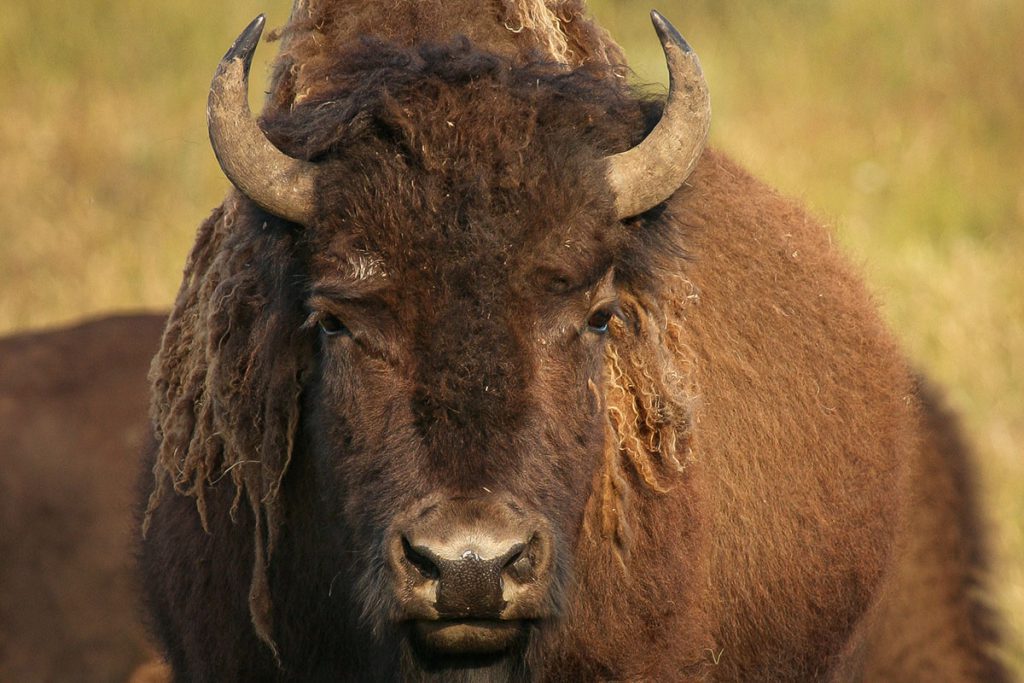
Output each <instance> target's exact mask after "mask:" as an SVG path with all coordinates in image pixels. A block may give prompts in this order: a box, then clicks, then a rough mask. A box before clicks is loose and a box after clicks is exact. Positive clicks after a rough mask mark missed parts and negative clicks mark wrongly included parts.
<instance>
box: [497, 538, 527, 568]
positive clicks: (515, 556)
mask: <svg viewBox="0 0 1024 683" xmlns="http://www.w3.org/2000/svg"><path fill="white" fill-rule="evenodd" d="M525 551H526V544H525V543H516V544H515V545H514V546H512V547H511V548H509V549H508V552H507V553H505V557H503V558H502V560H503V562H502V565H501V568H502V569H508V568H509V567H511V566H512V565H514V564H515V563H516V562H518V561H519V560H521V559H523V553H524V552H525Z"/></svg>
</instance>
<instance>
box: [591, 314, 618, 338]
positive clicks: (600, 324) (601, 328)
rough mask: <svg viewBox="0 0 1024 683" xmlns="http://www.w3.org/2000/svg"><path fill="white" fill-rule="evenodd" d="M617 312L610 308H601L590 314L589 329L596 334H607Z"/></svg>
mask: <svg viewBox="0 0 1024 683" xmlns="http://www.w3.org/2000/svg"><path fill="white" fill-rule="evenodd" d="M614 315H615V311H614V310H612V309H609V308H601V309H598V310H597V311H594V312H593V313H591V314H590V317H589V318H587V329H588V330H590V331H591V332H594V333H596V334H605V333H606V332H607V331H608V323H609V322H611V319H612V316H614Z"/></svg>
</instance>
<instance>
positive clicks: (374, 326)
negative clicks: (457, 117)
mask: <svg viewBox="0 0 1024 683" xmlns="http://www.w3.org/2000/svg"><path fill="white" fill-rule="evenodd" d="M396 163H399V162H396ZM406 163H407V162H405V161H403V162H400V165H401V166H403V168H401V169H395V170H394V172H393V173H380V174H378V176H377V177H375V178H374V179H373V182H372V184H370V187H372V188H374V191H375V192H376V191H378V190H379V189H380V188H384V187H387V192H386V193H385V196H388V197H389V200H390V201H391V202H392V204H391V209H392V210H391V211H385V210H383V209H384V207H381V206H374V205H373V204H372V203H370V201H368V200H369V198H368V197H365V198H362V197H361V198H359V200H358V205H359V206H365V207H367V209H365V210H362V209H361V210H358V211H352V210H351V209H346V208H345V207H332V210H331V213H330V216H332V217H335V216H345V217H346V218H345V223H346V229H345V230H344V231H342V232H340V233H338V232H335V231H332V230H330V229H324V230H322V231H321V232H322V234H323V235H324V236H325V237H326V238H327V239H325V242H324V243H322V244H319V245H317V247H316V248H315V249H313V250H312V253H313V254H314V257H313V278H312V287H311V296H310V298H309V301H308V307H309V309H310V311H311V316H310V321H311V323H315V324H316V326H317V328H318V335H319V341H318V358H317V364H316V370H315V372H314V373H313V379H312V384H311V386H310V398H309V409H308V411H307V414H306V418H305V426H306V429H307V432H308V442H309V443H310V444H311V450H312V451H313V452H312V453H311V455H312V458H313V459H314V461H315V462H316V463H317V471H318V479H319V480H320V481H321V482H323V486H324V487H325V489H326V491H327V493H326V495H325V496H324V499H325V500H327V501H328V502H329V503H330V504H331V505H332V513H333V515H334V519H335V520H336V522H337V523H336V526H335V531H336V533H337V543H338V547H339V548H345V549H347V550H348V551H349V552H350V553H351V554H350V555H345V556H343V558H344V562H342V563H340V564H341V566H349V565H352V564H355V565H356V566H360V569H359V571H358V572H357V575H356V576H355V577H353V578H354V582H355V584H356V585H358V586H359V590H358V591H357V595H359V596H361V598H362V600H363V603H364V604H363V605H361V608H362V611H363V613H364V614H365V615H367V616H369V617H370V618H371V621H372V623H373V624H374V625H375V627H376V628H377V629H378V630H383V629H386V627H387V625H388V624H392V625H394V624H404V625H405V626H404V627H403V628H406V629H407V631H408V633H409V635H411V636H412V637H413V640H414V642H415V643H417V645H418V646H419V647H422V648H425V649H429V650H431V651H437V652H440V653H445V654H452V653H481V652H483V653H490V652H494V651H501V650H504V649H506V648H508V647H510V646H512V645H513V644H514V643H515V642H517V641H518V640H519V639H520V637H521V636H522V635H523V634H524V632H525V630H526V629H527V626H528V625H531V624H537V623H540V622H543V621H545V620H549V619H551V618H553V617H555V616H556V615H557V614H558V612H559V602H560V597H561V596H562V595H563V593H564V586H565V584H566V581H567V578H568V576H569V571H570V557H571V551H572V549H573V547H574V544H575V541H576V537H577V535H578V533H579V529H580V528H581V522H582V516H583V510H584V505H585V503H586V500H587V494H588V491H589V490H590V488H591V482H592V479H593V476H594V471H595V468H596V467H597V465H598V463H600V462H601V453H602V451H603V445H604V429H605V418H604V412H603V406H602V402H601V393H600V386H601V382H602V379H601V376H602V362H601V359H602V356H603V346H604V345H605V343H606V335H607V332H608V328H609V322H610V320H611V318H612V316H614V315H616V313H617V311H618V304H617V295H616V288H615V285H614V277H613V270H612V268H611V256H612V254H611V252H610V251H609V249H610V246H611V245H609V240H608V239H606V238H605V236H606V235H607V234H608V233H609V232H611V227H612V226H611V224H610V220H609V219H611V218H612V216H610V212H611V206H610V203H608V202H607V201H606V202H604V203H603V204H604V206H603V207H602V202H600V201H599V197H594V196H591V197H589V198H588V199H589V200H590V201H589V202H585V204H590V205H592V206H597V207H602V208H604V209H605V211H604V215H602V214H601V212H600V211H598V212H596V213H597V216H586V215H585V214H580V213H579V212H576V213H574V214H573V215H571V218H572V221H571V223H570V222H568V221H566V220H565V219H566V218H567V217H566V216H564V214H563V215H558V216H544V217H530V216H529V215H528V214H526V213H525V212H523V211H519V210H517V209H516V208H515V207H519V206H523V205H525V204H527V202H525V201H524V200H532V199H535V198H533V197H521V196H519V197H517V196H516V195H517V194H518V192H509V193H507V195H508V196H507V197H506V199H505V200H504V201H502V202H497V204H501V205H503V206H502V207H501V208H502V210H501V211H495V209H496V208H498V207H497V206H496V201H495V197H494V196H493V194H491V195H490V196H489V198H488V199H487V200H486V201H483V200H481V199H474V198H480V197H483V196H484V195H485V193H484V192H483V189H484V188H475V189H471V188H468V187H461V188H459V190H456V189H455V188H454V187H453V184H457V183H455V182H454V179H453V178H451V177H450V176H448V177H439V176H437V175H436V174H432V175H427V174H423V175H422V176H421V177H419V178H416V177H415V176H416V169H414V168H410V167H408V166H406ZM347 175H348V172H347V171H346V172H345V173H344V174H343V175H342V177H347ZM553 180H554V179H553V178H551V176H550V175H548V176H546V181H547V182H545V183H543V185H544V187H545V188H546V189H545V191H546V192H548V191H550V192H554V193H557V194H559V195H561V196H562V197H563V198H564V197H573V199H575V200H578V199H582V198H583V197H585V196H586V194H587V193H586V192H579V191H577V192H573V191H572V190H571V185H569V184H568V183H564V182H560V183H558V184H557V185H556V184H554V183H553V182H552V181H553ZM558 180H559V181H562V179H561V178H559V179H558ZM460 182H461V181H460ZM389 185H390V187H388V186H389ZM401 186H405V187H406V188H417V190H415V191H410V190H409V189H406V190H405V191H404V192H403V191H402V189H401ZM445 190H446V192H444V193H445V194H449V195H450V194H452V193H453V192H455V191H458V192H459V194H460V195H461V196H462V197H463V200H462V201H460V202H458V203H454V202H452V203H448V204H440V205H439V207H441V208H440V209H439V211H438V213H437V215H435V216H432V217H431V218H433V220H434V221H435V222H434V223H433V225H429V226H423V225H421V224H420V220H422V219H423V217H424V216H423V212H422V211H419V212H414V211H412V210H411V207H408V206H407V207H402V208H398V209H397V210H395V209H396V207H395V204H397V203H398V202H400V201H402V200H405V201H406V202H408V203H409V204H414V205H422V204H424V203H429V202H430V200H431V197H430V195H431V194H433V193H435V192H436V193H439V194H440V193H441V192H442V191H445ZM364 201H365V202H366V203H363V202H364ZM574 204H576V205H577V206H578V203H577V202H575V201H574ZM411 216H416V217H417V220H416V221H415V222H413V221H409V222H406V221H407V220H408V217H411ZM389 217H393V218H389ZM601 219H604V220H603V221H602V220H601ZM531 220H533V221H538V222H540V223H542V224H543V225H541V226H530V225H528V223H529V221H531ZM363 221H366V222H365V223H364V222H363ZM392 221H393V222H392ZM328 222H329V221H328ZM556 224H561V225H569V226H571V227H566V228H564V229H559V230H557V232H558V233H559V235H558V239H557V240H553V239H551V237H552V234H553V231H555V229H554V228H553V227H552V225H556ZM354 232H356V233H358V234H361V235H363V236H364V242H363V244H360V245H359V246H355V245H353V243H352V240H351V235H352V234H353V233H354ZM396 233H400V234H405V235H408V239H395V240H394V241H390V240H386V239H382V236H383V235H388V236H390V235H395V234H396ZM531 233H532V234H533V236H534V238H535V239H534V240H533V242H532V243H527V244H522V243H520V244H516V243H515V241H513V239H512V238H513V236H514V235H516V234H519V235H520V236H522V235H523V234H531ZM496 236H499V237H498V239H495V237H496ZM502 240H504V243H502ZM370 242H372V246H370V245H369V243H370ZM552 243H554V244H555V245H557V246H556V247H555V248H552ZM563 251H564V252H566V253H565V254H563V253H561V252H563Z"/></svg>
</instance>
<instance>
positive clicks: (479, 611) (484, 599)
mask: <svg viewBox="0 0 1024 683" xmlns="http://www.w3.org/2000/svg"><path fill="white" fill-rule="evenodd" d="M459 540H461V541H462V542H458V541H457V542H456V543H454V544H452V543H448V544H445V545H444V546H434V547H431V546H430V545H426V544H423V543H419V544H417V545H413V544H412V543H411V542H410V541H409V539H408V538H407V537H405V536H403V537H402V550H403V553H404V555H405V559H406V561H407V562H408V563H409V565H411V566H412V568H414V569H415V571H416V572H417V574H419V577H420V578H422V579H423V580H424V581H426V582H436V590H435V593H434V595H435V598H434V609H435V610H436V611H437V613H438V616H439V617H440V618H442V619H458V618H473V619H497V618H499V617H500V616H501V613H502V611H503V610H504V609H505V606H506V605H507V604H508V600H507V599H506V598H507V597H510V595H511V594H512V593H514V591H512V590H508V591H507V590H506V586H508V588H513V587H514V586H515V585H519V584H524V583H529V582H530V581H532V580H533V579H535V578H536V577H535V571H534V570H535V566H534V559H533V558H534V557H536V553H532V554H531V553H530V552H528V551H529V550H530V549H531V547H532V546H533V545H536V544H535V543H534V539H533V538H531V539H527V540H526V541H521V542H514V541H508V540H497V539H487V541H489V542H484V543H480V542H479V541H480V539H479V535H477V538H473V539H459Z"/></svg>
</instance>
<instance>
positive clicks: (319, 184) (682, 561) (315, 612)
mask: <svg viewBox="0 0 1024 683" xmlns="http://www.w3.org/2000/svg"><path fill="white" fill-rule="evenodd" d="M652 16H653V20H654V25H655V28H656V30H657V33H658V35H659V38H660V39H661V42H662V45H663V47H664V51H665V56H666V59H667V61H668V65H669V71H670V74H671V87H670V91H669V94H668V97H667V100H666V101H665V102H664V103H662V102H660V101H657V100H653V99H651V98H647V97H644V96H641V95H640V94H638V93H637V92H635V91H633V90H631V89H630V88H629V87H628V86H626V85H624V84H623V82H622V80H621V79H618V78H614V77H610V71H611V70H612V69H613V67H608V68H602V67H601V66H599V65H595V64H590V65H586V66H584V67H581V68H576V69H569V70H567V69H565V68H564V67H563V66H562V65H559V64H553V63H548V62H545V61H543V60H532V61H531V60H526V61H523V60H514V59H510V58H509V57H507V56H505V55H503V54H501V53H498V52H493V51H490V50H487V49H484V48H481V47H478V46H476V45H475V44H474V43H473V42H471V41H470V40H468V39H463V40H455V41H449V42H444V43H423V44H412V45H404V44H399V43H395V42H388V41H381V40H373V39H365V40H363V41H361V42H356V43H350V44H348V45H347V46H345V47H344V49H339V50H336V51H331V52H330V53H329V54H326V55H321V59H319V60H317V61H315V62H311V63H307V64H305V65H303V74H302V76H303V79H304V82H305V83H307V84H311V85H310V87H309V88H308V89H307V90H305V91H303V93H302V97H301V98H296V99H295V101H294V102H293V103H292V105H291V106H288V107H272V108H270V110H269V111H268V112H266V113H265V114H264V117H263V120H262V126H260V125H257V123H256V122H255V121H254V120H253V119H252V118H251V115H250V112H249V109H248V105H247V93H248V82H247V81H248V70H249V64H250V62H251V58H252V54H253V51H254V49H255V46H256V43H257V42H258V38H259V36H260V33H261V30H262V27H263V20H262V18H257V20H255V21H254V22H253V23H252V24H251V25H250V26H249V27H248V28H247V29H246V30H245V31H244V32H243V33H242V34H241V36H240V37H239V39H238V40H237V41H236V42H235V44H234V45H233V46H232V47H231V49H230V50H229V51H228V53H227V54H226V55H225V57H224V60H223V61H222V62H221V65H220V67H219V69H218V71H217V75H216V76H215V78H214V82H213V85H212V87H211V92H210V99H209V115H210V134H211V140H212V142H213V147H214V150H215V152H216V154H217V158H218V160H219V162H220V164H221V166H222V168H223V170H224V172H225V174H226V175H227V176H228V178H229V179H230V180H231V181H232V183H233V184H234V186H235V188H236V191H234V192H233V193H232V194H230V195H229V197H228V199H227V200H226V201H225V202H224V204H223V205H222V206H221V207H219V208H218V209H216V210H215V211H214V213H213V214H212V215H211V216H210V218H209V219H208V220H207V221H206V222H205V223H204V224H203V226H202V227H201V228H200V231H199V234H198V237H197V240H196V244H195V247H194V249H193V251H192V253H191V255H190V256H189V259H188V262H187V264H186V268H185V277H184V281H183V283H182V286H181V289H180V292H179V294H178V298H177V301H176V302H175V305H174V308H173V310H172V312H171V314H170V318H169V320H168V322H167V327H166V329H165V332H164V335H163V339H162V342H161V347H160V351H159V352H158V354H157V357H156V359H155V360H154V364H153V367H152V371H151V381H152V397H153V407H152V416H153V422H154V426H155V433H154V437H155V446H154V448H153V449H152V450H151V452H150V453H149V455H148V457H147V460H146V467H147V468H148V469H151V470H152V473H153V474H152V479H151V481H150V482H149V484H148V485H147V486H145V489H146V491H145V493H144V495H143V500H142V501H141V506H142V507H143V509H144V517H145V522H144V524H143V526H142V539H141V550H140V567H141V573H142V577H143V583H144V590H145V594H146V602H147V606H148V609H149V612H150V614H151V617H152V620H153V624H154V629H155V632H156V635H157V637H158V639H159V642H160V643H161V646H162V648H163V651H164V653H165V655H166V657H167V660H168V662H169V663H170V665H171V667H172V668H173V670H174V673H175V676H176V678H177V679H178V680H190V681H191V680H194V681H213V680H218V681H219V680H281V681H285V680H294V681H318V680H329V679H330V680H335V679H339V678H341V679H348V680H467V681H468V680H480V681H483V680H571V679H577V680H627V679H628V680H639V679H652V680H808V679H823V680H859V679H868V680H881V679H883V678H884V679H888V680H911V679H926V680H938V679H940V678H942V677H944V676H945V677H947V678H949V680H971V679H973V680H999V679H1000V678H1001V677H1002V676H1003V673H1002V671H1001V669H1000V668H999V667H998V665H997V664H996V663H995V661H994V660H993V659H992V658H991V656H990V654H989V652H988V648H989V647H991V646H992V644H993V643H994V640H995V639H994V635H993V633H992V629H991V625H990V623H989V621H990V618H989V615H988V614H987V612H986V611H985V609H984V607H983V606H982V605H981V604H980V603H979V602H978V599H977V597H976V596H975V595H974V593H973V591H972V587H973V581H974V572H975V570H976V569H977V568H978V567H979V566H980V562H981V550H980V545H979V543H978V542H977V541H976V540H975V538H974V535H973V534H974V529H973V519H974V516H973V515H974V512H973V507H972V505H973V503H972V501H971V498H970V495H969V493H970V492H969V488H967V487H966V486H964V485H962V482H963V481H964V479H963V478H962V477H961V476H960V475H959V472H960V469H961V468H962V453H961V449H960V448H959V446H958V445H957V444H956V442H955V441H953V440H951V437H949V434H952V432H949V431H948V421H946V420H943V419H941V418H937V419H936V420H933V421H931V422H925V421H924V420H923V418H922V414H924V411H923V410H922V400H921V397H922V396H923V395H925V394H924V393H923V392H922V390H921V389H920V388H919V387H918V386H917V384H916V383H915V380H914V379H913V376H912V374H911V372H910V371H909V370H908V367H907V364H906V362H905V361H904V359H903V356H902V354H901V352H900V350H899V348H898V346H897V344H896V343H895V341H894V340H893V337H892V335H891V334H890V333H889V332H888V331H887V330H886V329H885V327H884V326H883V324H882V323H881V322H880V320H879V317H878V315H877V313H876V312H875V308H874V305H873V303H872V301H871V300H870V297H869V296H868V295H867V294H866V292H865V288H864V287H863V285H862V284H861V282H860V280H859V279H858V278H857V277H856V276H855V275H854V274H853V273H852V272H851V270H850V268H849V267H848V266H847V265H846V263H845V262H844V261H843V259H842V258H841V257H840V256H839V255H838V254H837V252H836V250H835V249H834V248H833V246H832V244H831V240H830V239H829V236H828V234H827V233H826V231H825V230H824V229H823V228H822V227H821V226H820V225H819V224H818V223H817V222H815V221H814V220H813V219H812V218H810V217H809V216H808V215H807V214H806V213H805V212H804V211H803V210H802V209H801V208H799V207H798V206H796V205H795V204H793V203H792V202H789V201H787V200H785V199H783V198H781V197H779V196H778V195H777V194H776V193H774V192H773V191H772V190H770V189H769V188H767V187H765V186H764V185H763V184H761V183H760V182H758V181H757V180H756V179H754V178H752V177H751V176H749V175H748V174H747V173H746V172H744V171H743V170H742V169H741V168H740V167H738V166H737V165H736V164H735V163H733V162H732V161H730V160H729V159H728V158H726V157H725V156H724V155H722V154H720V153H717V152H715V151H713V150H710V149H705V138H706V134H707V129H708V121H709V112H710V109H709V105H708V96H707V88H706V84H705V82H704V79H703V77H702V75H701V70H700V67H699V63H698V61H697V58H696V56H695V54H694V53H693V52H692V51H691V49H690V48H689V46H688V45H687V44H686V42H685V41H684V40H683V39H682V38H681V36H679V34H678V33H677V32H676V31H675V29H674V28H673V27H672V26H671V25H670V24H669V23H668V22H667V21H666V20H665V19H664V18H662V17H661V16H660V15H658V14H657V13H653V14H652ZM925 405H926V406H928V403H927V402H926V403H925ZM928 410H930V411H931V412H930V413H928V414H935V415H937V414H938V413H935V412H934V410H932V409H931V408H928ZM936 626H937V627H938V628H934V627H936Z"/></svg>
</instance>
